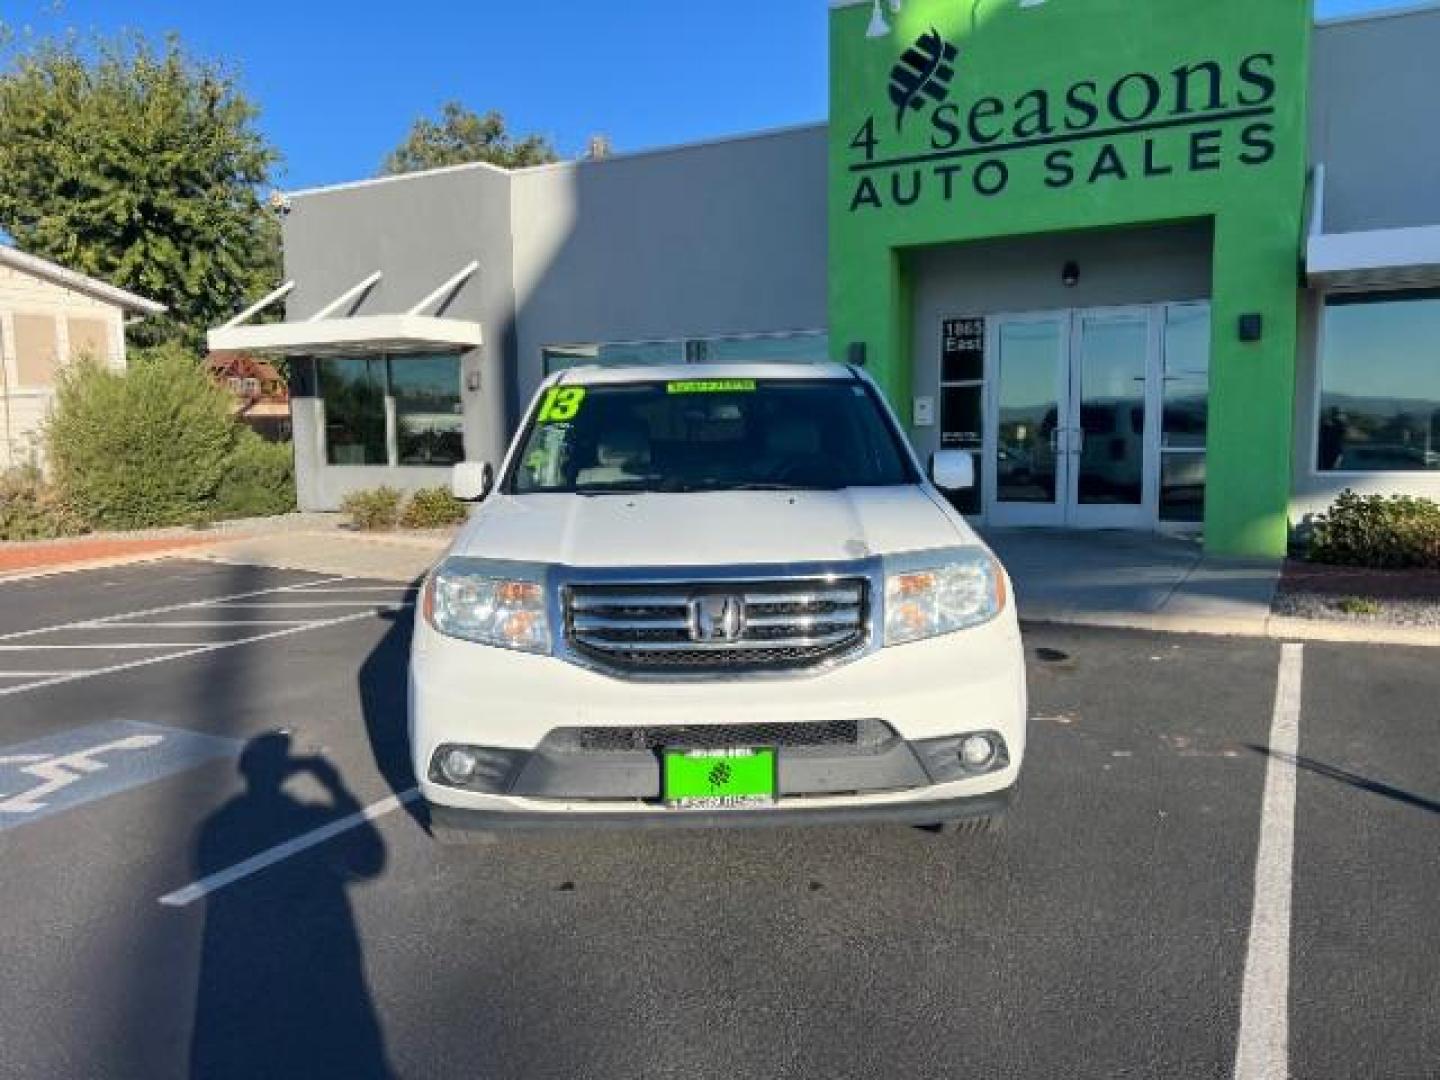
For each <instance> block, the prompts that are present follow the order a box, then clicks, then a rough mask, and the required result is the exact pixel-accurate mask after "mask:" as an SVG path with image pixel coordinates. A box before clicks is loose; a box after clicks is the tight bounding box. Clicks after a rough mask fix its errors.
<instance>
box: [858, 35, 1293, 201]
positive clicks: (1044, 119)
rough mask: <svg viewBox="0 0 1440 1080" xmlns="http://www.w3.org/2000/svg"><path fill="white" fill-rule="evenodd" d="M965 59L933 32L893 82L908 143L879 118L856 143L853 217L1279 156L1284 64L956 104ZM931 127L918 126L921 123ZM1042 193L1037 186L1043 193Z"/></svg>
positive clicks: (1254, 58) (1042, 89) (1242, 63)
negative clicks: (1020, 184) (1017, 188)
mask: <svg viewBox="0 0 1440 1080" xmlns="http://www.w3.org/2000/svg"><path fill="white" fill-rule="evenodd" d="M958 55H959V50H958V49H957V48H956V46H955V45H953V44H951V43H950V42H948V41H946V40H945V39H944V37H943V36H942V35H941V34H940V32H939V31H938V30H935V29H931V30H930V31H929V32H927V33H925V34H923V35H921V37H920V38H919V39H918V40H917V41H916V42H915V44H914V45H912V46H910V47H909V48H908V49H906V50H905V52H904V53H903V54H902V55H901V57H900V59H899V61H898V62H897V63H896V64H895V66H894V67H893V68H892V69H891V72H890V77H889V83H888V87H887V90H888V94H889V99H890V102H891V104H892V105H894V106H895V108H896V110H897V112H896V120H895V131H896V133H897V134H895V135H894V136H889V135H887V134H885V133H884V132H885V130H886V129H887V127H888V126H887V125H882V124H878V123H877V121H876V115H875V114H873V113H872V114H871V115H869V116H867V117H866V118H865V120H864V122H863V123H862V124H861V126H860V128H859V129H858V130H857V131H856V132H855V135H854V137H853V138H852V139H851V141H850V144H849V146H850V150H851V152H852V153H851V155H850V158H849V161H848V162H847V163H846V168H847V169H848V172H849V173H850V176H851V195H850V202H849V209H850V212H851V213H864V212H866V211H873V210H883V209H887V208H888V209H899V210H904V209H907V208H909V207H913V206H916V205H919V204H934V203H937V202H938V203H942V204H943V203H958V202H961V201H962V200H965V199H974V200H980V201H983V200H986V199H992V198H994V197H996V196H999V195H1002V194H1004V193H1005V192H1007V191H1008V190H1010V189H1011V187H1012V185H1014V183H1015V181H1016V178H1017V177H1018V176H1019V175H1021V174H1022V173H1028V174H1031V175H1033V176H1035V177H1038V179H1039V182H1040V183H1039V189H1040V190H1041V191H1062V190H1066V189H1074V188H1085V187H1099V186H1105V185H1113V184H1118V183H1126V182H1137V181H1138V182H1146V181H1158V180H1161V179H1163V178H1165V177H1172V176H1178V175H1186V174H1203V173H1210V172H1221V171H1224V170H1229V169H1234V168H1255V167H1258V166H1263V165H1266V164H1269V163H1270V162H1271V161H1272V160H1273V159H1274V158H1275V155H1276V125H1275V123H1274V117H1275V112H1276V98H1277V95H1278V93H1279V90H1280V86H1279V81H1278V78H1277V74H1276V57H1275V55H1274V54H1273V53H1270V52H1255V53H1252V54H1250V55H1247V56H1244V57H1241V58H1240V59H1238V60H1231V61H1220V60H1215V59H1208V58H1205V57H1198V58H1196V59H1193V60H1190V61H1187V62H1185V63H1182V64H1179V65H1178V66H1174V67H1167V68H1166V69H1165V70H1160V71H1153V70H1152V71H1146V70H1137V71H1130V72H1126V73H1125V74H1122V75H1119V76H1114V77H1102V76H1096V77H1093V78H1082V79H1078V80H1075V81H1073V82H1069V83H1068V84H1066V85H1051V86H1047V85H1038V86H1033V87H1031V88H1030V89H1026V90H1025V91H1024V92H1023V93H1018V94H1016V93H1009V94H1002V93H999V92H987V91H986V89H985V88H984V87H977V88H974V90H973V91H972V93H971V94H969V95H968V96H967V98H966V99H965V100H963V101H951V100H950V98H951V96H952V90H953V89H954V88H955V87H956V85H958V84H957V80H956V74H957V72H956V59H957V57H958ZM911 117H914V118H917V119H918V118H920V117H923V118H924V119H925V121H926V122H925V123H924V124H915V123H911V124H908V125H907V123H906V121H907V118H911ZM1029 186H1030V187H1031V188H1033V187H1034V185H1033V184H1032V185H1029Z"/></svg>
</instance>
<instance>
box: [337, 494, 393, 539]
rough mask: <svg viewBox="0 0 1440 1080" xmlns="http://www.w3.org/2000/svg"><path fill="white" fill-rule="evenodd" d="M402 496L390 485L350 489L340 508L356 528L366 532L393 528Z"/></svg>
mask: <svg viewBox="0 0 1440 1080" xmlns="http://www.w3.org/2000/svg"><path fill="white" fill-rule="evenodd" d="M404 497H405V496H404V495H403V494H402V493H401V492H399V491H396V490H395V489H394V488H392V487H378V488H371V489H370V490H368V491H352V492H351V493H350V494H349V495H346V496H345V501H344V502H342V503H341V504H340V509H341V510H342V511H343V512H344V513H346V514H349V515H350V521H351V523H352V524H353V525H354V526H355V527H356V528H357V529H363V530H365V531H366V532H373V531H375V530H377V529H393V528H395V525H396V523H397V522H398V521H399V520H400V501H401V500H402V499H403V498H404Z"/></svg>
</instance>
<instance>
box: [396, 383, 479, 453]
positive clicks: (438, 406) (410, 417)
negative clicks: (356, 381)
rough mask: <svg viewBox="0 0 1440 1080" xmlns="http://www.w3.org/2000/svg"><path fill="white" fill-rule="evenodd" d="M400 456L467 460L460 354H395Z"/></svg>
mask: <svg viewBox="0 0 1440 1080" xmlns="http://www.w3.org/2000/svg"><path fill="white" fill-rule="evenodd" d="M389 363H390V396H391V397H393V398H394V399H395V446H396V461H397V462H398V463H399V464H401V465H454V464H456V463H457V462H461V461H464V460H465V437H464V426H465V425H464V416H463V406H462V405H461V402H460V357H458V356H392V357H390V361H389Z"/></svg>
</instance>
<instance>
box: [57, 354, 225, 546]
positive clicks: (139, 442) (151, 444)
mask: <svg viewBox="0 0 1440 1080" xmlns="http://www.w3.org/2000/svg"><path fill="white" fill-rule="evenodd" d="M236 434H237V428H236V425H235V423H234V422H233V421H232V420H231V418H230V407H229V400H228V398H227V397H226V395H225V392H224V391H223V390H220V389H219V388H218V387H216V386H215V385H214V384H213V383H211V381H210V379H209V378H208V377H207V376H206V375H205V373H204V372H203V371H202V370H201V369H200V364H199V362H198V361H197V360H196V359H195V358H194V357H193V356H191V355H190V354H189V353H187V352H186V351H185V350H184V349H182V348H180V347H179V346H166V347H162V348H159V349H156V350H154V351H152V352H151V353H149V354H148V355H138V356H137V357H136V358H135V360H134V361H133V362H132V364H131V367H130V370H129V371H128V372H125V373H123V374H121V373H117V372H114V371H110V370H108V369H106V368H103V367H100V366H98V365H97V364H94V363H90V362H81V363H77V364H74V365H72V366H70V367H68V368H66V369H65V370H64V371H63V372H62V373H61V376H60V380H59V385H58V387H57V389H56V395H55V408H54V412H53V414H52V415H51V418H50V421H49V424H48V426H47V428H46V432H45V438H46V442H47V444H48V447H49V452H50V454H49V460H50V463H51V467H52V469H53V471H54V476H55V483H56V486H57V487H58V488H59V489H60V491H61V492H62V493H63V495H64V497H65V499H66V500H67V501H68V502H69V503H70V504H71V505H72V506H73V507H74V508H75V510H76V511H77V512H78V513H79V514H80V515H81V516H82V517H84V518H85V520H86V521H88V522H89V523H90V524H91V525H94V526H96V527H103V528H111V529H140V528H147V527H151V526H156V525H181V524H186V523H189V522H192V521H195V520H197V519H201V518H204V517H207V516H208V515H209V512H210V505H211V502H212V500H213V499H214V497H215V492H216V490H217V488H219V486H220V481H221V479H222V478H223V477H224V475H225V470H226V466H227V462H228V460H229V457H230V452H231V450H232V448H233V447H234V445H235V439H236Z"/></svg>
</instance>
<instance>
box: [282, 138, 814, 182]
mask: <svg viewBox="0 0 1440 1080" xmlns="http://www.w3.org/2000/svg"><path fill="white" fill-rule="evenodd" d="M828 126H829V122H828V121H826V120H810V121H806V122H805V123H798V124H782V125H780V126H778V127H772V128H761V129H760V130H759V131H746V132H738V133H735V134H731V135H716V136H714V137H712V138H708V139H694V140H691V141H689V142H682V143H671V144H668V145H666V146H656V147H651V148H649V149H646V150H628V151H625V152H623V153H618V154H611V155H609V156H608V157H604V158H600V159H598V160H597V159H592V158H580V159H577V160H571V161H551V162H548V163H546V164H544V165H526V166H523V167H521V168H518V169H502V168H501V167H500V166H498V165H492V164H490V163H489V162H488V161H471V162H467V163H465V164H463V165H443V166H441V167H440V168H438V169H421V170H419V171H418V172H410V173H400V174H399V175H396V176H372V177H370V178H369V179H367V180H346V181H342V182H341V183H338V184H319V185H316V186H314V187H308V188H300V189H298V190H296V191H287V192H285V195H286V196H288V197H289V198H291V199H305V198H309V197H310V196H313V195H328V194H330V193H331V192H336V191H352V190H354V189H356V188H367V187H375V186H378V185H380V184H394V183H399V182H400V181H403V180H423V179H426V178H428V177H432V176H444V175H447V174H449V173H460V172H469V171H472V170H481V171H484V172H491V173H498V174H500V175H501V176H525V175H527V174H529V173H538V172H551V171H553V170H555V169H575V168H579V167H581V166H585V165H607V164H609V163H610V162H612V161H627V160H629V159H631V158H643V157H655V156H656V155H659V154H678V153H684V152H686V151H689V150H701V149H704V148H705V147H709V146H723V145H725V144H727V143H736V142H748V141H750V140H753V139H769V138H774V137H775V136H778V135H791V134H795V133H798V132H801V131H812V130H814V131H819V130H823V129H824V128H826V127H828Z"/></svg>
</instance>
